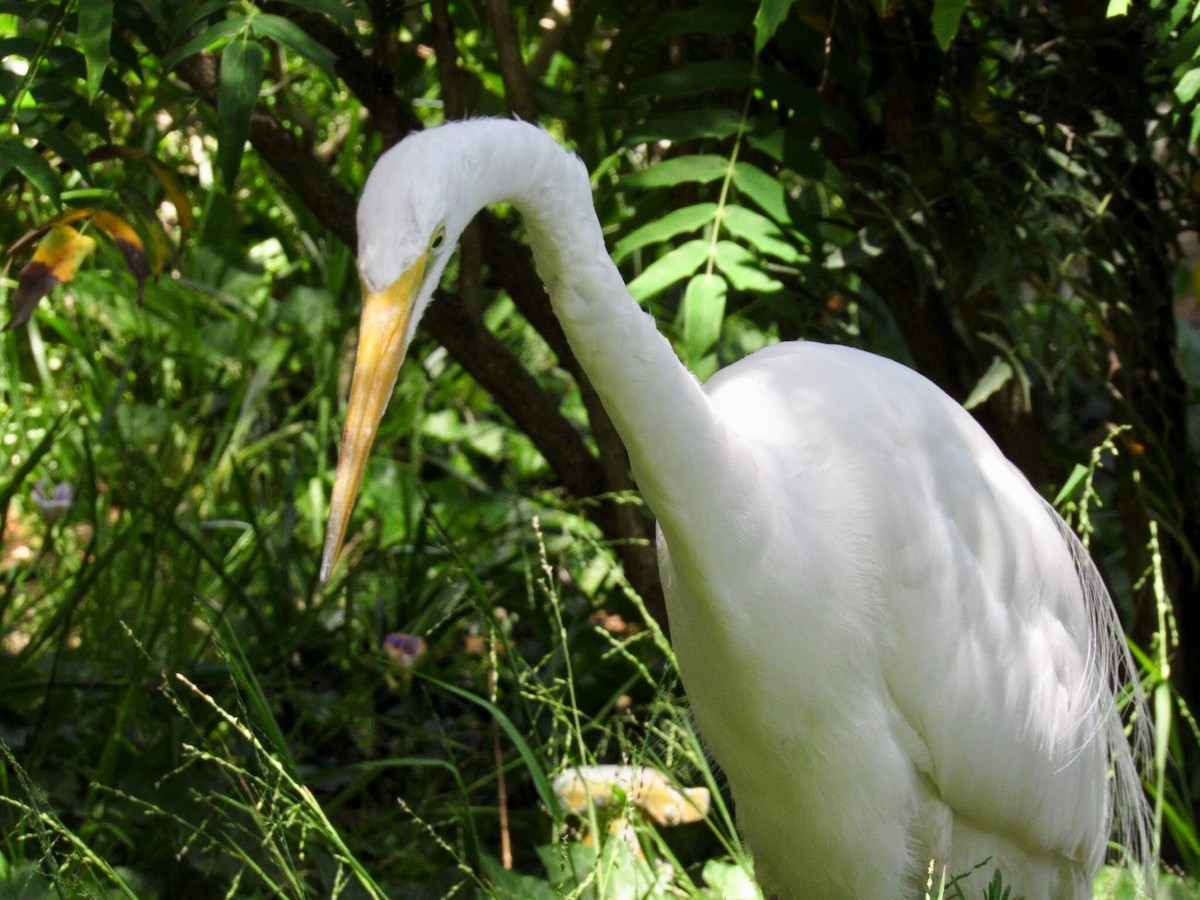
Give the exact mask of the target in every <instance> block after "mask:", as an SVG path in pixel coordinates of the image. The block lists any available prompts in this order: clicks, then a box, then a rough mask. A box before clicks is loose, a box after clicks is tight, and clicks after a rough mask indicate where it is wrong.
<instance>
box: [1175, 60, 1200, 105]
mask: <svg viewBox="0 0 1200 900" xmlns="http://www.w3.org/2000/svg"><path fill="white" fill-rule="evenodd" d="M1198 91H1200V68H1197V69H1192V70H1191V71H1190V72H1185V73H1184V75H1183V77H1182V78H1180V79H1179V82H1178V83H1177V84H1176V85H1175V96H1176V97H1178V98H1179V102H1180V103H1191V102H1192V98H1193V97H1195V96H1196V93H1197V92H1198Z"/></svg>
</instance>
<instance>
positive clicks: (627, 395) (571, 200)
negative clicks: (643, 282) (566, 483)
mask: <svg viewBox="0 0 1200 900" xmlns="http://www.w3.org/2000/svg"><path fill="white" fill-rule="evenodd" d="M498 124H502V125H504V126H506V128H505V130H506V131H508V130H511V129H512V127H513V123H498ZM521 128H522V130H523V131H524V130H525V129H529V132H530V133H528V134H526V135H523V137H524V138H525V139H524V140H521V141H519V142H516V141H510V142H509V143H508V144H507V145H500V146H501V149H499V150H498V149H497V146H498V145H497V144H492V145H491V149H490V150H489V153H488V156H487V159H486V161H484V160H481V166H480V170H477V172H478V173H479V175H480V181H483V182H485V183H487V184H489V185H495V186H496V187H495V188H493V189H491V190H490V191H489V193H492V196H488V197H485V198H484V199H485V202H492V201H501V200H503V201H507V202H510V203H512V204H513V205H514V206H515V207H516V208H517V209H518V210H519V211H520V212H521V213H522V214H523V216H524V219H525V223H526V226H527V228H528V233H529V242H530V244H531V246H532V248H533V254H534V259H535V261H536V263H537V267H538V271H539V272H540V274H541V276H542V278H543V279H544V280H545V283H546V287H547V290H548V291H549V294H550V302H551V305H552V306H553V308H554V312H555V314H556V315H557V316H558V319H559V321H560V322H561V323H562V327H563V331H564V332H565V333H566V335H567V339H568V341H569V342H570V345H571V349H572V350H573V351H574V353H575V356H576V358H577V359H578V360H579V363H580V365H581V366H582V367H583V369H584V371H585V372H587V374H588V377H589V378H590V379H591V381H592V384H593V386H594V387H595V389H596V392H597V394H598V395H599V396H600V400H601V401H602V402H603V404H604V408H605V409H606V410H607V411H608V414H609V416H611V417H612V420H613V423H614V424H615V425H616V428H617V431H618V432H619V433H620V435H621V438H622V440H623V441H624V442H625V446H626V448H627V449H628V451H629V457H630V461H631V463H632V466H633V472H634V476H635V478H636V479H637V482H638V486H639V488H640V489H641V491H642V493H643V495H644V496H645V498H646V501H647V502H648V503H649V505H650V508H651V509H652V510H653V511H654V513H655V515H656V516H657V517H658V519H659V521H660V523H661V524H662V526H663V528H664V531H666V533H667V534H668V536H670V535H671V533H672V532H673V531H679V530H683V531H686V529H676V528H675V526H676V525H677V524H678V523H677V522H675V521H672V520H673V519H675V518H687V517H690V516H694V515H703V514H705V513H706V512H707V511H708V510H706V509H702V508H700V506H701V505H702V504H706V503H721V502H722V498H721V496H720V495H721V494H723V493H724V490H722V489H723V488H724V489H726V490H729V491H732V492H739V487H740V486H737V485H734V484H714V478H713V473H714V472H721V473H732V472H737V471H741V467H739V466H736V465H734V464H733V462H732V460H731V459H729V458H728V457H730V456H731V455H732V454H733V453H734V452H736V448H735V447H733V446H732V445H731V443H730V441H729V439H728V436H727V435H726V433H725V430H724V428H723V427H722V425H721V423H720V422H719V421H718V420H717V419H716V418H715V417H714V415H713V410H712V406H711V404H710V403H709V400H708V398H707V396H706V395H705V394H704V391H703V389H702V388H701V386H700V384H699V382H698V381H697V380H696V379H695V377H693V376H692V374H691V373H690V372H688V370H687V369H686V368H685V367H684V366H683V364H682V363H681V362H680V361H679V359H678V357H677V356H676V355H675V352H674V350H673V349H672V348H671V345H670V343H669V342H668V341H667V340H666V338H664V337H663V336H662V335H661V334H660V333H659V331H658V328H657V327H656V326H655V323H654V319H653V318H652V317H651V316H650V315H649V314H648V313H646V312H645V311H644V310H642V309H641V307H639V306H638V304H637V302H636V301H635V300H634V299H633V297H631V296H630V294H629V291H628V290H626V288H625V283H624V281H623V280H622V278H621V274H620V272H619V271H618V270H617V267H616V266H615V265H613V263H612V260H611V259H610V258H609V255H608V251H607V250H606V248H605V246H604V237H603V234H602V233H601V230H600V223H599V221H598V220H597V218H596V213H595V208H594V206H593V204H592V193H591V184H590V181H589V179H588V175H587V170H586V169H585V168H584V166H583V164H582V163H581V162H580V161H579V160H578V159H577V158H576V157H575V156H573V155H571V154H569V153H568V152H566V151H565V150H563V149H562V148H561V147H560V146H558V144H557V143H555V142H554V141H553V140H552V139H551V138H550V137H549V136H548V135H546V134H545V133H544V132H542V131H541V130H540V129H535V128H534V127H533V126H521ZM483 169H486V170H487V171H486V174H485V173H484V172H483V171H482V170H483ZM742 496H744V493H743V494H742Z"/></svg>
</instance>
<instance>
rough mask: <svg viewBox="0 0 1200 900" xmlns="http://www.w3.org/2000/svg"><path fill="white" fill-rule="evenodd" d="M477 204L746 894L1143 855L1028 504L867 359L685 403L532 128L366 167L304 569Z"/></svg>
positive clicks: (334, 529)
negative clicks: (503, 215)
mask: <svg viewBox="0 0 1200 900" xmlns="http://www.w3.org/2000/svg"><path fill="white" fill-rule="evenodd" d="M502 200H503V201H508V202H511V203H512V204H513V205H514V206H516V207H517V208H518V209H519V210H520V211H521V212H522V213H523V215H524V217H525V221H526V224H527V228H528V231H529V240H530V244H531V246H532V247H533V251H534V255H535V258H536V261H537V265H538V269H539V271H540V273H541V275H542V277H543V278H544V279H545V282H546V285H547V288H548V290H549V292H550V298H551V302H552V304H553V306H554V310H555V313H556V314H557V315H558V318H559V319H560V321H561V322H562V325H563V329H564V331H565V332H566V334H567V337H568V339H569V340H570V342H571V346H572V349H573V350H574V352H575V354H576V356H577V357H578V359H579V362H580V364H581V365H582V366H583V368H584V370H585V371H586V372H587V373H588V376H589V377H590V378H591V380H592V383H593V384H594V386H595V388H596V390H597V392H598V393H599V395H600V397H601V399H602V400H603V402H604V405H605V408H606V409H607V411H608V412H609V414H610V416H611V417H612V418H613V421H614V423H615V424H616V426H617V429H618V430H619V432H620V434H621V436H622V438H623V440H624V441H625V443H626V446H627V447H628V449H629V453H630V459H631V462H632V465H633V470H634V474H635V476H636V478H637V482H638V486H639V488H640V490H641V491H642V492H643V494H644V495H645V498H646V500H647V502H648V504H649V506H650V508H651V509H652V510H653V511H654V513H655V515H656V517H657V519H658V522H659V546H658V549H659V560H660V564H661V570H662V577H663V587H664V591H665V594H666V598H667V609H668V615H669V617H670V622H671V633H672V640H673V643H674V646H675V650H676V653H677V656H678V659H679V665H680V669H681V673H682V676H683V681H684V686H685V688H686V689H687V692H688V695H689V697H690V699H691V702H692V705H693V708H694V709H695V713H696V718H697V721H698V723H699V726H700V730H701V733H702V734H703V736H704V738H705V740H706V742H707V743H708V745H709V747H710V748H711V750H712V752H713V755H714V756H715V758H716V760H717V761H718V762H719V763H720V765H721V767H722V768H723V769H724V771H725V773H726V775H727V776H728V779H729V785H730V787H731V789H732V791H733V795H734V798H735V801H736V804H737V815H738V821H739V825H740V827H741V828H742V830H743V832H744V834H745V836H746V838H747V840H748V842H749V844H750V847H751V849H752V850H753V852H754V854H755V859H756V863H757V865H758V869H759V873H760V877H761V879H762V880H763V882H764V884H766V885H767V886H768V888H770V889H773V890H775V891H777V892H778V893H779V895H780V896H782V897H788V898H797V900H818V898H851V897H853V898H862V900H895V898H906V897H918V896H922V894H921V889H922V885H923V884H924V880H925V874H926V871H927V868H928V865H929V862H930V861H931V860H932V861H934V863H935V865H936V866H937V868H938V870H939V871H940V870H941V868H942V867H943V866H945V867H946V869H947V871H948V873H949V875H951V876H954V875H963V874H967V873H970V872H972V870H974V869H975V868H976V867H977V866H978V865H979V864H980V863H983V862H984V861H985V860H989V859H990V862H989V863H988V864H987V865H986V866H984V867H983V868H982V869H980V870H979V871H978V872H976V873H975V874H973V875H972V876H970V879H969V880H967V881H964V882H963V889H964V893H965V894H967V895H968V896H979V895H981V893H982V890H983V886H984V885H985V884H986V883H987V882H989V881H990V880H991V875H992V872H993V870H994V869H995V868H999V869H1000V870H1001V872H1002V873H1003V876H1004V878H1005V883H1006V884H1007V885H1010V886H1011V887H1012V888H1013V896H1020V895H1024V896H1025V897H1026V898H1027V900H1039V898H1046V900H1078V898H1085V897H1090V896H1091V881H1092V878H1093V876H1094V875H1095V873H1096V871H1097V869H1098V868H1099V866H1100V864H1101V862H1102V861H1103V858H1104V855H1105V848H1106V843H1107V840H1108V838H1109V835H1110V831H1111V829H1112V822H1113V818H1114V814H1115V815H1116V817H1117V819H1118V822H1119V824H1121V825H1122V826H1123V831H1124V837H1125V840H1126V842H1127V843H1128V844H1129V845H1130V846H1131V847H1132V848H1133V849H1134V851H1135V853H1140V852H1142V851H1144V849H1145V847H1146V843H1147V824H1146V823H1147V819H1146V809H1145V802H1144V799H1143V796H1142V793H1141V790H1140V787H1139V784H1138V776H1137V771H1136V769H1135V766H1134V762H1133V759H1132V756H1131V754H1130V750H1129V746H1128V744H1127V742H1126V740H1125V735H1124V731H1123V729H1122V725H1121V719H1120V716H1119V715H1118V713H1117V711H1116V708H1115V701H1114V694H1113V691H1114V688H1115V687H1116V686H1117V685H1119V683H1120V677H1121V674H1122V673H1121V667H1122V665H1124V666H1129V657H1128V652H1127V650H1126V649H1125V646H1124V638H1123V636H1122V634H1121V630H1120V627H1119V625H1118V623H1117V620H1116V617H1115V613H1114V611H1113V609H1112V606H1111V602H1110V601H1109V599H1108V596H1107V594H1106V593H1105V592H1104V589H1103V587H1102V586H1101V584H1100V582H1099V579H1098V577H1096V575H1095V572H1094V569H1093V568H1092V566H1091V563H1090V561H1089V560H1088V559H1087V556H1086V554H1085V553H1084V552H1083V550H1082V548H1080V547H1079V546H1078V544H1077V542H1076V541H1075V539H1074V538H1073V537H1072V536H1071V535H1070V533H1069V532H1068V531H1067V530H1066V527H1065V526H1064V525H1063V523H1062V522H1061V520H1060V519H1059V518H1058V517H1057V515H1056V514H1055V513H1054V512H1053V510H1051V509H1050V507H1049V506H1048V505H1047V504H1046V503H1045V502H1044V501H1043V500H1042V499H1041V498H1040V497H1039V495H1038V494H1037V493H1036V491H1034V489H1033V488H1032V487H1031V486H1030V485H1029V483H1028V481H1026V479H1025V478H1024V476H1022V475H1021V473H1020V472H1019V471H1018V470H1017V469H1016V468H1015V467H1014V466H1012V465H1011V464H1010V463H1009V462H1008V461H1007V460H1006V459H1005V458H1004V457H1003V455H1002V454H1001V453H1000V451H999V450H998V449H997V448H996V446H995V444H994V443H993V442H992V441H991V439H990V438H988V436H987V435H986V434H985V433H984V432H983V430H982V429H981V428H980V427H979V425H978V424H976V422H975V421H974V420H973V419H972V418H971V417H970V416H969V415H968V414H967V413H966V412H965V411H963V409H962V408H961V407H960V406H958V405H957V404H956V403H954V402H953V401H952V400H951V399H950V398H949V397H947V396H946V395H945V394H943V393H942V392H941V391H940V390H938V389H937V388H936V387H935V386H934V385H932V384H931V383H930V382H928V381H927V380H926V379H924V378H923V377H921V376H920V375H918V374H916V373H915V372H912V371H911V370H909V369H907V368H905V367H903V366H901V365H899V364H897V363H894V362H890V361H888V360H885V359H882V358H880V357H877V356H873V355H871V354H869V353H864V352H861V351H857V350H851V349H847V348H844V347H834V346H826V345H820V344H815V343H789V344H780V345H777V346H774V347H770V348H768V349H766V350H762V351H760V352H758V353H755V354H753V355H752V356H750V357H748V358H747V359H745V360H743V361H741V362H739V363H737V364H735V365H733V366H730V367H729V368H727V369H725V370H723V371H721V372H719V373H718V374H717V375H716V376H714V377H713V378H712V379H711V380H710V381H709V383H708V384H707V385H705V386H701V385H700V384H699V383H698V382H697V381H696V380H695V379H694V378H693V377H692V376H691V375H690V374H689V373H688V372H687V371H686V369H685V368H684V367H683V366H682V365H681V364H680V362H679V361H678V359H677V358H676V357H675V355H674V353H673V352H672V349H671V347H670V345H669V344H668V342H667V341H666V340H665V339H664V338H663V337H662V336H661V335H660V334H659V333H658V331H657V329H656V328H655V325H654V322H653V320H652V319H651V318H650V317H649V316H648V315H647V314H646V313H644V312H643V311H642V310H641V309H640V308H639V307H638V306H637V304H636V303H635V302H634V300H633V299H632V298H631V297H630V296H629V293H628V292H627V291H626V289H625V287H624V284H623V282H622V280H621V277H620V274H619V273H618V271H617V269H616V267H615V266H614V265H613V264H612V262H611V261H610V259H609V257H608V255H607V252H606V250H605V247H604V241H603V238H602V235H601V232H600V227H599V225H598V223H597V220H596V216H595V213H594V211H593V208H592V203H591V191H590V185H589V181H588V177H587V173H586V171H585V170H584V168H583V166H582V165H581V164H580V163H579V161H578V160H577V159H576V158H575V157H573V156H571V155H570V154H568V153H566V152H565V151H563V150H562V148H560V147H559V146H558V145H557V144H556V143H555V142H554V141H553V140H552V139H551V138H549V137H548V136H547V135H546V134H545V133H544V132H542V131H541V130H540V129H538V128H536V127H534V126H531V125H526V124H523V123H518V122H509V121H498V120H478V121H473V122H466V123H457V124H452V125H446V126H444V127H442V128H438V129H433V130H430V131H426V132H423V133H421V134H417V135H413V136H412V137H410V138H408V139H406V140H405V141H403V142H402V143H401V144H399V145H398V146H396V147H395V148H393V149H392V150H390V151H389V152H388V153H387V154H385V155H384V156H383V158H382V159H381V160H380V161H379V163H378V164H377V166H376V167H375V169H374V171H373V172H372V173H371V176H370V178H369V180H368V182H367V186H366V188H365V190H364V193H363V197H362V201H361V203H360V206H359V223H358V224H359V270H360V274H361V276H362V280H363V285H364V296H365V300H364V313H363V325H362V329H361V330H360V350H359V359H358V364H357V367H356V371H355V381H354V387H353V389H352V394H351V401H350V412H349V416H348V424H347V429H346V434H345V437H344V439H343V449H342V459H341V462H340V463H339V469H338V478H337V484H336V485H335V489H334V499H333V503H332V506H331V515H330V527H329V532H328V537H327V543H326V549H325V556H324V560H323V566H322V570H323V573H324V574H325V575H326V576H327V575H328V573H329V571H330V569H331V568H332V566H333V565H334V563H335V562H336V559H337V555H338V553H339V550H340V546H341V542H342V538H343V535H344V532H345V527H346V521H347V520H348V517H349V509H350V506H351V504H352V503H353V497H354V493H355V491H356V489H357V485H358V479H359V477H360V475H361V472H362V467H363V463H364V461H365V459H366V455H367V452H368V450H369V447H370V441H371V438H372V437H373V436H374V432H375V428H376V426H377V424H378V421H379V417H380V416H381V415H382V412H383V408H384V405H385V404H386V400H387V396H388V395H389V394H390V391H391V388H392V385H393V383H394V380H395V375H396V371H397V369H398V367H399V364H400V361H401V360H402V359H403V355H404V352H405V350H406V348H407V345H408V342H409V340H410V339H411V335H412V332H413V330H414V328H415V327H416V323H417V321H418V320H419V318H420V315H421V312H422V311H423V309H424V307H425V304H426V303H427V302H428V301H429V298H430V296H431V295H432V293H433V291H434V289H435V287H436V286H437V281H438V278H439V277H440V275H441V273H442V271H443V269H444V267H445V264H446V260H447V259H448V257H449V255H450V253H451V251H452V249H453V245H454V243H455V242H456V241H457V239H458V236H459V235H460V234H461V232H462V229H463V228H464V227H465V226H466V224H467V222H468V221H469V220H470V218H471V217H472V216H473V215H474V214H475V213H476V212H477V211H478V210H479V209H480V208H482V207H483V206H485V205H487V204H489V203H492V202H497V201H502ZM1126 671H1132V667H1131V666H1130V667H1129V668H1128V669H1126ZM1143 720H1144V717H1143Z"/></svg>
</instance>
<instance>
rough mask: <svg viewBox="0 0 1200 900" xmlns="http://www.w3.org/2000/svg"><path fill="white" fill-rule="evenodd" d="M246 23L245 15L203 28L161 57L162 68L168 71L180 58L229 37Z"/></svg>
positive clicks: (242, 28) (205, 48)
mask: <svg viewBox="0 0 1200 900" xmlns="http://www.w3.org/2000/svg"><path fill="white" fill-rule="evenodd" d="M246 25H247V19H246V17H245V16H239V17H237V18H235V19H224V20H222V21H220V22H217V23H216V24H215V25H211V26H209V27H208V28H206V29H204V30H203V31H202V32H200V33H199V34H198V35H196V36H195V37H194V38H192V39H191V40H190V41H188V42H187V43H186V44H184V45H183V46H182V47H179V48H177V49H176V50H174V51H173V52H171V53H168V54H167V55H166V56H164V57H163V60H162V70H163V71H164V72H169V71H170V70H171V69H173V68H175V66H176V65H178V64H179V61H180V60H183V59H187V58H188V57H189V56H193V55H195V54H197V53H199V52H200V51H201V50H208V49H209V48H211V47H213V46H215V45H216V44H217V43H219V42H220V41H223V40H225V39H226V38H231V37H233V36H234V35H235V34H237V33H238V32H240V31H242V30H244V29H245V28H246Z"/></svg>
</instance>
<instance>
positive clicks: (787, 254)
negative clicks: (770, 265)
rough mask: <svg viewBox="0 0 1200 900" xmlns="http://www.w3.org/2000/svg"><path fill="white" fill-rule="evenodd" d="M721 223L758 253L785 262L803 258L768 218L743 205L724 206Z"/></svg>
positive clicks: (795, 261) (798, 260) (793, 261)
mask: <svg viewBox="0 0 1200 900" xmlns="http://www.w3.org/2000/svg"><path fill="white" fill-rule="evenodd" d="M721 224H722V225H724V226H725V228H726V229H728V231H729V233H730V234H732V235H733V236H734V237H737V238H740V239H741V240H743V241H745V242H746V243H747V244H750V245H751V246H752V247H754V249H755V250H757V251H758V252H759V253H762V254H765V255H767V256H773V257H775V258H776V259H778V260H780V261H782V262H785V263H797V262H800V261H801V260H803V259H804V258H805V255H804V254H803V253H801V252H800V249H799V248H798V247H797V246H796V244H795V243H794V242H793V241H792V240H791V239H789V238H788V237H787V236H786V235H785V234H784V233H783V232H782V231H781V230H780V228H779V226H778V225H776V224H775V223H774V222H772V221H771V220H770V219H768V218H767V217H766V216H764V215H761V214H760V213H756V212H755V211H754V210H752V209H747V208H746V207H744V206H737V205H730V206H727V207H725V212H724V213H723V214H722V217H721Z"/></svg>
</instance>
